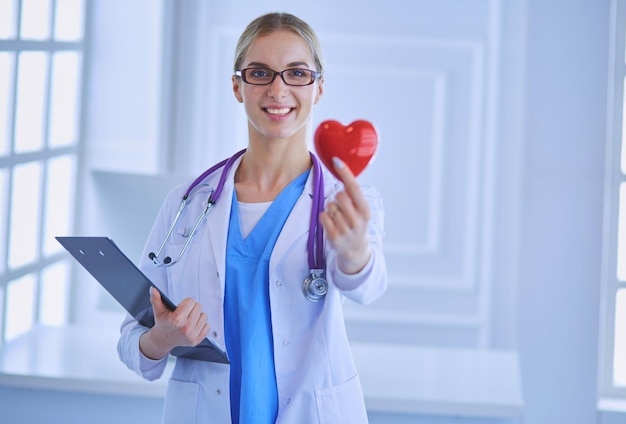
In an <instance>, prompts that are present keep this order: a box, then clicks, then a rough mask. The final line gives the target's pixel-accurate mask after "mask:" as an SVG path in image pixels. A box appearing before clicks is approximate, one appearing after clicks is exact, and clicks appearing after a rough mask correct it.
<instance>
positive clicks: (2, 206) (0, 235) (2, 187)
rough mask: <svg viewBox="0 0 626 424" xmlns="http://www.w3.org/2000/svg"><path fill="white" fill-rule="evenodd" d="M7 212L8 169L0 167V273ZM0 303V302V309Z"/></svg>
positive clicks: (4, 263)
mask: <svg viewBox="0 0 626 424" xmlns="http://www.w3.org/2000/svg"><path fill="white" fill-rule="evenodd" d="M8 213H9V171H8V169H6V168H5V169H0V223H2V224H1V225H0V273H3V272H5V271H6V261H7V258H6V239H7V228H6V222H7V216H8V215H7V214H8ZM1 307H2V305H1V304H0V309H1Z"/></svg>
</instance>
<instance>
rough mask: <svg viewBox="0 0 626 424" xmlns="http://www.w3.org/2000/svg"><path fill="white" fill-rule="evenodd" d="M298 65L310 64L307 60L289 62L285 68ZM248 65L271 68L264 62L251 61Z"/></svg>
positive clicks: (250, 66)
mask: <svg viewBox="0 0 626 424" xmlns="http://www.w3.org/2000/svg"><path fill="white" fill-rule="evenodd" d="M298 66H309V64H308V63H306V62H291V63H288V64H287V67H286V68H285V69H288V68H295V67H298ZM247 67H249V68H270V66H269V65H268V64H266V63H263V62H250V63H248V65H247Z"/></svg>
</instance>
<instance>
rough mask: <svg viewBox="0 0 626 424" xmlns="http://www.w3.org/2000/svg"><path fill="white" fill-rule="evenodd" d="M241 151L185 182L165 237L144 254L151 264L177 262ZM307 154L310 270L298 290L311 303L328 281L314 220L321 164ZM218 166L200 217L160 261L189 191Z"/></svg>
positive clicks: (321, 294) (320, 204)
mask: <svg viewBox="0 0 626 424" xmlns="http://www.w3.org/2000/svg"><path fill="white" fill-rule="evenodd" d="M245 151H246V149H243V150H240V151H239V152H237V153H235V154H234V155H233V156H231V157H230V158H228V159H225V160H223V161H221V162H220V163H218V164H215V165H214V166H212V167H211V168H209V169H207V170H206V171H204V172H203V173H202V174H201V175H200V176H199V177H198V178H196V179H195V180H194V181H193V182H192V183H191V184H190V185H189V187H188V188H187V191H185V194H184V195H183V200H182V202H181V204H180V207H179V208H178V212H176V216H175V217H174V221H173V222H172V225H171V226H170V228H169V230H168V231H167V234H166V235H165V238H164V239H163V241H162V242H161V245H160V246H159V248H158V250H157V251H156V253H155V252H150V253H149V254H148V257H149V258H150V260H152V263H153V264H154V266H157V267H159V266H166V267H169V266H172V265H174V264H175V263H177V262H178V261H180V259H181V258H182V256H183V255H184V253H185V251H186V250H187V247H188V246H189V243H191V239H192V238H193V236H194V235H195V234H196V231H197V229H198V227H199V226H200V224H201V223H202V221H203V220H204V219H205V217H206V216H207V214H208V212H209V210H210V209H211V208H212V207H213V205H215V202H217V199H218V198H219V197H220V195H221V194H222V190H223V188H224V183H225V181H226V177H227V175H228V171H229V170H230V169H231V167H232V166H233V164H234V163H235V161H236V160H237V159H238V158H239V157H240V156H241V155H243V154H244V153H245ZM309 154H310V155H311V160H312V162H313V206H312V207H311V218H310V222H309V237H308V240H307V251H308V261H309V270H310V273H309V275H308V276H307V277H306V278H305V279H304V282H303V283H302V293H303V294H304V297H306V298H307V299H308V300H310V301H312V302H317V301H318V300H320V299H321V298H323V297H324V296H325V295H326V293H327V292H328V282H327V281H326V279H325V278H324V245H323V238H324V230H323V228H322V226H321V225H320V224H319V219H318V217H319V214H320V213H321V212H322V210H323V208H324V181H323V178H324V177H323V176H322V167H321V166H320V164H319V162H318V160H317V158H316V157H315V155H314V154H313V153H309ZM222 167H223V168H224V169H223V170H222V174H221V175H220V179H219V181H218V183H217V187H216V188H215V190H213V191H212V192H211V194H210V195H209V199H208V201H207V205H206V207H205V208H204V210H203V211H202V214H201V215H200V217H199V218H198V219H197V220H196V223H195V224H194V226H193V228H192V229H191V231H190V232H187V231H186V232H185V233H186V236H187V240H186V241H185V244H183V247H182V249H181V250H180V252H179V253H178V256H176V258H175V259H174V260H172V258H171V257H169V256H166V257H165V258H164V259H163V261H160V260H159V255H160V254H161V252H162V251H163V248H164V247H165V244H166V243H167V241H168V240H169V239H170V237H171V236H172V233H173V232H174V229H175V228H176V224H178V221H179V220H180V217H181V216H182V214H183V211H184V210H185V207H186V206H187V204H188V203H189V200H188V199H189V196H190V195H191V194H192V192H193V191H194V189H195V188H196V187H198V186H199V185H200V184H201V183H202V181H204V179H205V178H207V177H208V176H209V175H211V174H213V173H214V172H215V171H217V170H218V169H220V168H222Z"/></svg>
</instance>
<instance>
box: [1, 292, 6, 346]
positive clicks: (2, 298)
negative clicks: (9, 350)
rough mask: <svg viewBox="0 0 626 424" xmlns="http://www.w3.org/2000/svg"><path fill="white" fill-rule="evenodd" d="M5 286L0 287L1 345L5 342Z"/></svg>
mask: <svg viewBox="0 0 626 424" xmlns="http://www.w3.org/2000/svg"><path fill="white" fill-rule="evenodd" d="M4 317H5V314H4V287H0V347H2V342H4Z"/></svg>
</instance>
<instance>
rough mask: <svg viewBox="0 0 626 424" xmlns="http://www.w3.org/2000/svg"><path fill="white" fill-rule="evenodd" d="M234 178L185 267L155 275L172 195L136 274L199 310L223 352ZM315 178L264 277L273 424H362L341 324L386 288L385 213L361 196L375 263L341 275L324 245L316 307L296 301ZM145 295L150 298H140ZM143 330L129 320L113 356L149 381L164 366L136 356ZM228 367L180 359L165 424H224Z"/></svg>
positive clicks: (189, 218)
mask: <svg viewBox="0 0 626 424" xmlns="http://www.w3.org/2000/svg"><path fill="white" fill-rule="evenodd" d="M239 162H240V159H238V160H237V162H236V163H235V164H234V166H233V167H232V168H231V170H230V172H229V175H228V178H227V180H226V184H225V186H224V189H223V192H222V195H221V197H220V198H219V200H218V201H217V203H216V204H215V205H214V207H213V208H212V209H211V210H210V211H209V214H208V216H207V219H206V220H205V222H204V223H203V224H202V225H201V226H200V227H199V229H198V233H197V234H196V236H195V237H194V238H193V241H192V242H191V244H190V246H189V248H188V249H187V251H186V252H185V254H184V256H183V257H182V259H181V261H180V262H179V263H177V264H175V265H173V266H171V267H159V268H157V267H154V266H153V265H152V263H151V261H150V260H149V259H148V252H150V251H153V250H155V249H156V248H157V247H158V246H159V244H160V243H161V241H162V240H163V238H164V236H165V234H166V232H167V230H168V228H169V226H170V225H171V223H172V221H173V219H174V215H175V214H176V211H177V210H178V207H179V206H180V201H181V198H182V194H183V193H184V191H185V190H186V188H187V185H184V186H180V187H177V188H176V189H174V190H173V191H172V192H171V193H170V195H169V196H168V197H167V199H166V201H165V202H164V204H163V207H162V208H161V210H160V212H159V214H158V216H157V218H156V221H155V223H154V226H153V229H152V231H151V234H150V236H149V238H148V240H147V243H146V249H145V251H144V253H143V255H142V259H141V261H140V265H139V266H140V268H141V270H142V271H143V272H144V273H145V274H146V275H147V276H148V277H149V278H150V279H151V280H152V281H153V282H154V283H155V285H157V286H158V287H159V288H160V289H161V290H162V291H163V292H164V293H165V294H166V295H167V296H168V297H169V298H170V299H171V300H172V301H173V302H174V303H179V302H180V301H182V300H183V299H184V298H186V297H192V298H194V299H195V300H196V301H198V302H199V303H200V304H201V305H202V307H203V310H204V311H205V312H206V313H207V315H208V322H209V324H210V326H211V331H210V334H209V337H211V338H213V339H214V340H215V341H216V342H217V344H219V345H220V346H222V348H224V347H225V342H224V310H223V300H224V281H225V279H224V275H225V268H226V265H225V260H226V237H227V232H228V221H229V215H230V206H231V198H232V194H233V188H234V182H233V176H234V172H235V170H236V169H237V166H238V165H239ZM220 174H221V170H219V171H218V172H216V173H214V174H213V175H211V176H210V177H209V178H208V179H207V182H208V185H205V186H203V188H202V189H200V190H199V191H198V192H196V193H195V194H194V195H193V196H191V197H190V198H191V201H190V203H189V204H188V205H187V208H186V209H185V212H184V215H183V217H182V218H181V223H180V224H179V225H178V229H177V230H175V234H173V236H172V238H171V240H170V242H169V243H168V244H167V246H166V251H165V254H162V255H161V256H160V257H161V258H163V257H165V256H166V255H169V256H171V257H172V258H174V257H175V255H177V253H178V251H179V250H180V248H181V247H182V244H183V243H184V241H185V237H184V236H183V235H181V233H183V231H182V230H180V229H183V228H191V227H193V223H194V222H195V220H196V219H197V218H198V217H199V216H200V213H201V211H202V209H203V208H204V205H206V201H207V198H208V194H209V190H210V188H209V187H215V186H216V185H217V181H218V179H219V176H220ZM312 176H313V172H311V173H310V175H309V178H308V180H307V182H306V186H305V188H304V192H303V194H302V196H301V197H300V198H299V199H298V201H297V202H296V205H295V206H294V208H293V211H292V213H291V215H290V216H289V218H288V219H287V221H286V223H285V225H284V227H283V230H282V232H281V233H280V235H279V237H278V240H277V241H276V245H275V247H274V251H273V252H272V256H271V260H270V270H269V273H270V275H269V284H270V287H269V296H270V308H271V317H272V332H273V336H274V359H275V364H276V382H277V386H278V398H279V407H278V417H277V420H276V422H277V423H286V424H291V423H306V424H309V423H329V424H345V423H355V424H362V423H367V414H366V410H365V405H364V400H363V393H362V390H361V385H360V382H359V377H358V374H357V370H356V368H355V365H354V362H353V359H352V355H351V352H350V346H349V344H348V339H347V336H346V330H345V326H344V321H343V312H342V303H343V300H344V298H349V299H351V300H353V301H355V302H358V303H362V304H367V303H370V302H372V301H374V300H376V299H377V298H378V297H380V296H381V295H382V294H383V292H384V291H385V289H386V287H387V269H386V265H385V260H384V257H383V251H382V237H383V207H382V200H381V198H380V196H379V195H378V192H377V191H376V190H374V189H373V188H366V187H364V188H363V190H364V194H365V196H366V198H367V200H368V202H369V205H370V209H371V216H372V219H371V224H370V226H369V237H370V242H371V245H372V251H373V254H372V258H371V260H370V262H369V264H368V266H367V267H366V268H365V270H364V271H363V272H361V273H359V274H357V275H350V276H349V275H345V274H342V273H341V272H340V271H339V270H338V269H337V266H336V254H335V252H334V251H333V250H332V249H331V248H330V246H329V244H328V243H326V244H325V255H326V266H327V273H326V278H327V280H328V283H329V289H328V294H327V295H326V297H325V299H323V300H321V301H319V302H317V303H314V302H311V301H309V300H307V299H306V298H305V297H304V295H303V293H302V282H303V280H304V278H305V277H306V276H307V275H308V274H309V269H308V260H307V235H308V231H309V218H310V213H311V206H312V197H311V195H312V190H313V183H312ZM324 181H325V194H326V196H329V195H332V193H333V192H335V191H336V190H337V189H338V188H340V187H341V185H340V183H339V182H338V181H337V180H336V179H335V178H334V177H333V176H332V175H331V174H330V173H328V172H327V171H325V175H324ZM146 295H148V294H147V293H146ZM146 330H147V328H145V327H142V326H141V325H139V324H138V323H137V322H136V321H135V320H134V319H132V318H131V317H128V318H127V319H126V320H125V321H124V323H123V324H122V327H121V337H120V340H119V343H118V352H119V356H120V358H121V360H122V361H123V362H124V363H125V364H126V365H127V366H128V367H129V368H130V369H132V370H133V371H135V372H136V373H138V374H139V375H141V376H143V377H144V378H146V379H149V380H154V379H157V378H159V377H161V375H162V373H163V371H164V369H165V365H166V360H161V361H152V360H149V359H148V358H146V357H145V356H143V355H142V354H141V352H140V350H139V336H140V335H141V334H142V333H143V332H144V331H146ZM230 422H231V420H230V399H229V365H224V364H217V363H209V362H204V361H197V360H190V359H182V358H177V359H176V365H175V367H174V370H173V373H172V376H171V379H170V381H169V383H168V388H167V394H166V399H165V408H164V423H166V424H169V423H176V424H187V423H216V424H221V423H230Z"/></svg>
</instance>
